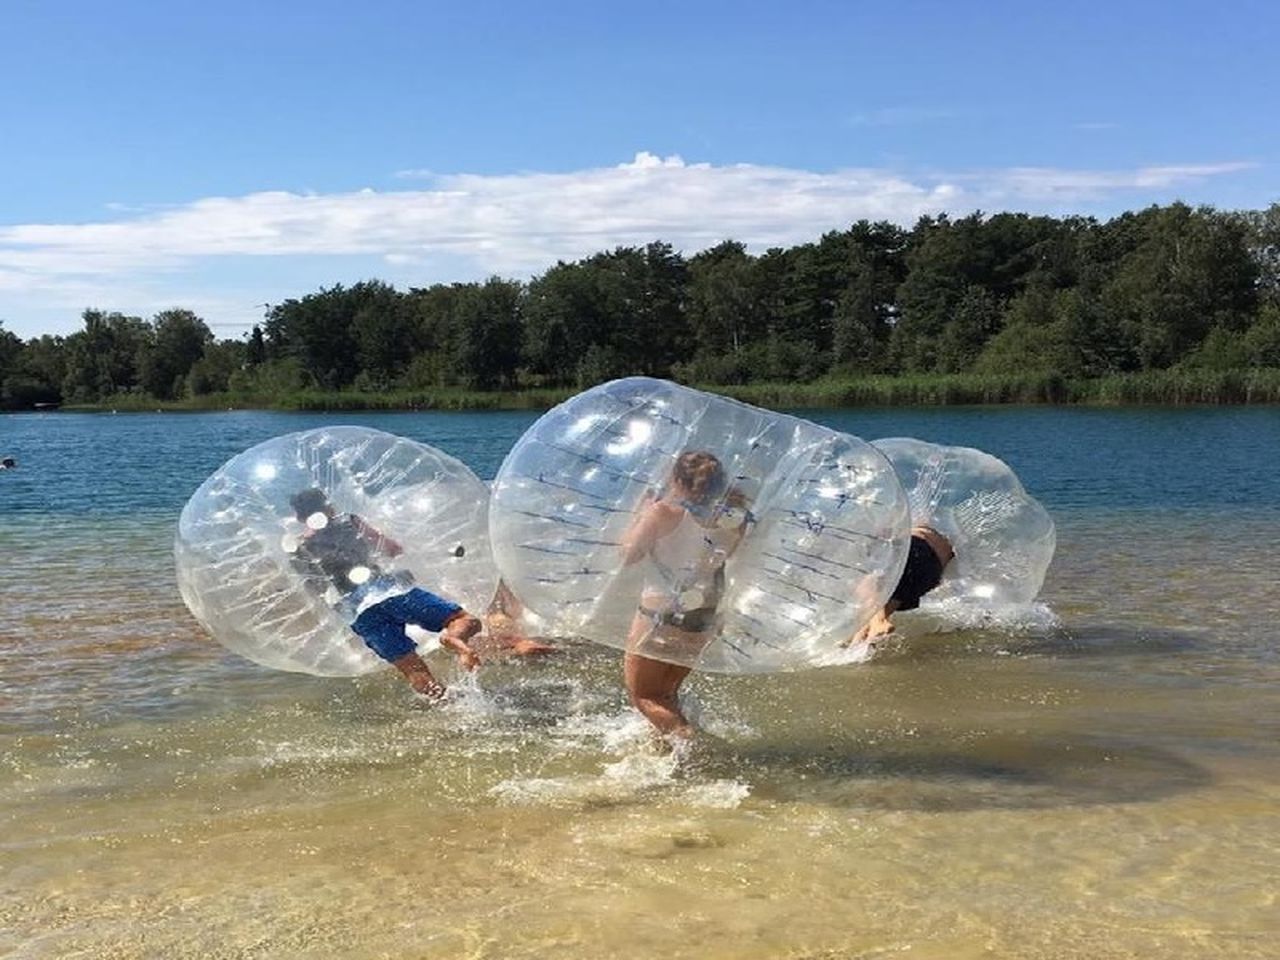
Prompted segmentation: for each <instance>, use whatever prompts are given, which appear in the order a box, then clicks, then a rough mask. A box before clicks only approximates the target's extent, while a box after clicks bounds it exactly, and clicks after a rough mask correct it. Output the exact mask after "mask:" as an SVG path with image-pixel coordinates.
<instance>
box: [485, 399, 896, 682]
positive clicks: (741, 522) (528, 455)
mask: <svg viewBox="0 0 1280 960" xmlns="http://www.w3.org/2000/svg"><path fill="white" fill-rule="evenodd" d="M690 451H705V452H709V453H711V454H713V455H714V456H715V457H716V458H718V460H719V461H720V463H721V466H722V473H723V482H724V483H723V488H722V489H720V490H719V492H718V493H717V494H716V495H715V497H714V498H712V499H711V500H709V501H707V502H703V503H700V504H698V505H697V510H698V519H695V518H694V517H693V515H692V513H687V514H686V515H685V516H684V519H682V520H681V521H680V526H678V527H677V528H676V529H675V530H674V531H673V532H671V533H670V534H669V536H667V537H666V538H665V539H664V541H663V542H662V545H661V552H662V553H663V557H662V559H661V560H659V559H658V553H659V552H660V551H659V548H658V547H656V546H655V548H654V550H653V551H652V553H651V554H650V556H649V557H646V558H643V559H641V560H640V561H638V562H635V563H633V564H632V565H630V566H627V565H625V564H624V562H623V553H622V548H621V542H622V537H623V535H624V533H625V532H626V530H627V529H628V527H629V526H630V524H631V522H632V520H633V518H634V517H635V516H636V515H637V511H642V510H644V509H645V504H646V503H647V500H648V498H651V497H653V496H655V495H661V494H663V493H664V491H665V492H666V494H667V495H668V496H671V495H672V486H671V477H672V468H673V465H674V463H675V461H676V460H677V458H678V457H679V456H680V455H681V454H682V453H685V452H690ZM740 500H741V501H745V502H737V501H740ZM748 512H749V514H750V517H752V518H754V523H753V522H751V521H750V519H749V518H748ZM907 529H908V511H907V502H906V495H905V493H904V491H903V490H902V487H901V484H900V483H899V482H898V480H897V477H896V475H895V474H894V472H893V469H892V467H891V466H890V465H889V463H888V462H887V461H886V460H885V458H884V457H883V456H882V455H881V454H880V453H879V452H877V451H876V450H875V449H874V448H873V447H871V446H870V445H869V444H867V443H864V442H863V441H861V440H859V439H857V438H856V437H851V436H849V435H847V434H840V433H836V432H835V431H832V430H828V429H826V428H825V427H819V426H817V425H815V424H812V423H808V422H805V421H802V420H798V419H796V418H794V417H789V416H786V415H783V414H778V413H772V412H769V411H766V410H761V409H758V408H756V407H751V406H747V405H745V404H741V403H737V402H735V401H732V400H728V399H725V398H723V397H717V396H713V395H711V394H707V393H702V392H700V391H697V390H692V389H689V388H686V387H681V386H678V385H676V384H673V383H667V382H665V381H661V380H651V379H647V378H640V377H636V378H630V379H626V380H617V381H614V382H612V383H607V384H603V385H601V386H598V387H595V388H593V389H591V390H588V391H586V392H585V393H582V394H579V395H578V396H576V397H574V398H573V399H571V400H569V401H568V402H567V403H564V404H562V405H561V406H559V407H557V408H555V409H554V410H552V411H550V412H548V413H547V414H545V415H544V416H543V417H542V418H541V419H539V420H538V421H537V422H536V423H534V424H533V426H531V427H530V428H529V430H528V431H527V432H526V433H525V434H524V436H523V437H522V438H521V439H520V440H519V441H518V442H517V443H516V445H515V447H514V448H513V449H512V451H511V453H510V454H509V455H508V456H507V458H506V460H505V461H504V463H503V465H502V468H501V469H500V470H499V472H498V476H497V478H496V480H495V481H494V487H493V494H492V502H491V508H490V534H491V537H490V539H491V542H492V543H493V544H494V556H495V559H496V561H497V563H498V566H499V569H500V570H501V572H502V575H503V577H504V578H505V579H506V581H507V583H508V584H510V586H511V587H512V589H513V590H514V591H515V593H516V594H517V595H518V596H519V597H520V598H521V599H522V600H523V601H524V602H525V604H526V605H527V606H528V607H529V608H530V609H532V610H533V611H534V612H536V613H537V614H538V615H540V616H541V617H543V618H545V619H546V620H547V621H548V623H549V624H550V626H551V629H553V630H556V631H559V632H563V633H569V634H577V635H581V636H585V637H588V638H590V639H592V640H596V641H599V642H601V643H605V644H609V645H612V646H616V647H623V648H625V647H626V644H627V637H628V632H629V631H630V630H632V629H633V619H634V618H635V617H636V616H637V609H638V608H640V607H642V606H645V609H646V612H645V614H644V616H645V617H654V618H657V617H665V618H667V619H666V621H665V622H666V623H667V624H668V625H670V623H671V622H672V621H673V620H674V621H675V622H679V623H688V622H694V621H692V620H690V621H685V620H683V619H682V618H683V617H684V616H685V615H686V614H689V613H690V612H691V611H692V612H693V613H696V614H698V616H699V617H700V618H701V619H700V620H699V621H698V622H700V623H705V626H704V627H701V628H697V629H696V630H695V632H698V633H702V634H703V636H702V638H701V639H698V640H697V642H688V640H687V638H686V640H685V641H684V642H668V641H667V640H664V639H663V638H662V637H661V636H659V635H658V634H659V633H660V631H658V630H657V629H655V630H652V631H648V633H647V635H646V636H645V637H644V638H643V640H642V646H641V647H639V648H637V647H635V645H634V644H633V648H635V649H637V650H638V652H642V653H643V654H644V655H645V656H650V657H652V658H654V659H659V660H664V661H667V662H671V663H680V664H685V665H688V666H697V667H698V668H699V669H704V670H718V671H724V672H737V673H748V672H766V671H777V670H794V669H800V668H803V667H811V666H820V665H825V664H834V663H841V662H848V661H852V660H855V659H861V657H862V656H863V655H864V654H859V653H858V652H857V651H850V650H848V649H846V648H844V647H842V646H840V643H839V641H841V640H843V639H845V638H847V637H848V636H849V635H850V634H851V633H852V632H853V631H854V630H855V629H856V628H857V627H858V626H859V625H861V623H863V622H865V621H866V620H867V619H868V618H869V617H870V616H871V613H872V612H873V611H874V610H875V609H877V608H878V607H879V606H880V605H881V604H883V602H884V600H885V598H886V597H887V596H888V594H889V592H890V591H892V589H893V587H894V585H895V584H896V582H897V578H898V576H899V574H900V573H901V571H902V566H903V564H904V562H905V558H906V549H907V542H908V539H907ZM741 531H745V533H743V532H741ZM739 537H740V538H741V539H740V541H739V539H738V538H739ZM673 551H674V552H675V556H674V557H673V556H672V554H673ZM680 551H683V553H681V552H680ZM720 567H723V570H724V576H723V578H719V577H718V575H717V574H715V571H716V570H718V569H719V568H720ZM653 596H658V597H659V599H658V600H656V601H655V600H652V599H648V598H651V597H653ZM712 597H718V603H716V602H715V601H714V600H713V599H711V598H712ZM655 603H660V604H661V605H662V606H661V609H660V610H657V611H656V612H655V609H654V605H655ZM646 605H647V606H646ZM654 622H655V624H656V623H657V622H658V621H657V620H656V619H655V620H654ZM685 629H688V630H694V629H695V628H692V627H686V628H685ZM667 633H668V634H669V633H670V630H668V631H667Z"/></svg>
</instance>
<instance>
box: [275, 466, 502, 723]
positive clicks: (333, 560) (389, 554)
mask: <svg viewBox="0 0 1280 960" xmlns="http://www.w3.org/2000/svg"><path fill="white" fill-rule="evenodd" d="M289 505H290V506H291V507H292V508H293V512H294V516H296V517H297V519H298V521H299V522H300V523H301V524H302V525H303V532H302V534H301V536H300V537H299V539H298V544H297V550H296V551H295V552H294V558H295V562H296V564H297V565H298V567H299V568H300V570H301V571H302V572H303V574H304V575H305V576H306V578H307V581H306V582H307V586H308V587H309V588H310V589H311V590H313V591H314V592H317V593H321V592H325V593H327V592H328V591H329V589H330V588H332V589H333V590H334V591H335V592H336V593H337V602H336V604H335V606H337V607H338V608H339V609H341V610H342V612H343V613H345V614H347V615H348V616H350V617H352V618H353V619H352V620H351V629H352V630H354V631H355V632H356V634H358V635H359V637H360V639H362V640H363V641H364V642H365V644H366V645H367V646H368V647H369V649H370V650H372V651H373V652H374V653H376V654H377V655H378V656H379V657H381V658H382V659H383V660H386V661H387V662H388V663H390V664H391V665H392V666H393V667H395V668H396V669H397V670H399V671H400V673H401V674H402V675H403V676H404V678H405V679H406V680H407V681H408V682H409V685H410V686H411V687H413V689H414V690H415V691H416V692H417V693H418V694H420V695H421V696H422V697H424V698H426V699H428V700H438V699H440V698H441V697H443V696H444V692H445V688H444V684H442V683H441V682H440V681H439V680H437V679H436V678H435V676H434V675H433V674H432V673H431V670H430V668H429V667H428V666H427V664H426V662H425V661H424V660H423V659H422V657H421V656H419V655H418V651H417V647H416V646H415V644H414V642H413V641H412V640H411V639H409V637H408V636H407V635H406V634H405V627H406V626H411V625H412V626H418V627H421V628H422V629H424V630H429V631H431V632H432V633H438V634H439V635H440V645H441V646H443V647H445V648H447V649H449V650H452V651H453V652H454V653H455V654H456V655H457V657H458V663H459V665H460V666H461V667H462V668H463V669H464V670H473V669H475V667H477V666H478V665H479V664H480V657H479V655H478V654H477V653H476V651H475V650H474V649H473V648H472V647H471V645H470V644H469V643H468V642H467V641H468V640H470V639H471V638H472V637H473V636H475V635H476V634H477V633H479V632H480V629H481V623H480V620H479V618H477V617H475V616H473V615H472V614H470V613H468V612H467V611H466V610H464V609H463V608H462V607H460V606H458V604H456V603H454V602H452V601H451V600H446V599H445V598H444V597H439V596H436V595H435V594H434V593H431V592H430V591H429V590H424V589H423V588H422V587H418V586H414V584H413V576H412V574H410V573H409V572H408V571H405V570H393V569H384V567H383V566H382V564H381V563H380V562H379V561H384V560H386V559H391V558H394V557H397V556H399V555H400V554H401V553H403V552H404V549H403V548H402V547H401V546H400V544H398V543H396V542H395V541H394V540H392V539H391V538H390V537H388V536H386V535H385V534H384V533H382V532H381V531H379V530H377V529H376V528H374V527H372V526H370V525H369V524H368V523H367V522H365V521H364V520H363V519H362V518H361V517H358V516H356V515H355V514H353V513H343V514H339V513H338V512H337V511H336V510H335V509H334V507H333V505H332V504H331V503H330V502H329V499H328V497H326V496H325V494H324V491H323V490H318V489H314V488H313V489H310V490H302V491H300V492H298V493H296V494H294V495H293V497H291V498H290V500H289Z"/></svg>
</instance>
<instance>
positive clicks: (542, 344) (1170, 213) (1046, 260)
mask: <svg viewBox="0 0 1280 960" xmlns="http://www.w3.org/2000/svg"><path fill="white" fill-rule="evenodd" d="M82 319H83V325H84V326H83V329H82V330H80V331H78V332H76V333H73V334H71V335H70V336H66V337H62V336H49V335H46V336H41V337H35V338H33V339H30V340H27V341H23V340H21V339H20V338H19V337H17V336H15V335H14V334H12V333H10V332H8V331H5V330H4V329H3V327H2V326H0V404H2V405H3V406H4V407H6V408H9V409H26V408H30V407H33V406H37V405H40V404H61V403H66V404H95V403H102V402H106V401H109V400H111V399H112V398H117V397H122V396H125V397H127V396H132V397H141V398H148V399H150V398H153V399H156V400H165V401H172V400H183V399H190V400H198V399H199V398H201V397H209V396H218V397H221V396H223V395H226V396H227V397H229V398H232V399H234V398H241V399H243V400H245V401H246V402H257V403H271V402H272V401H273V400H278V399H281V398H284V397H287V396H289V395H292V394H296V393H298V392H300V391H327V392H334V391H363V392H370V393H372V392H383V391H413V390H429V389H441V388H461V389H467V390H482V391H493V390H499V391H508V390H520V389H535V388H548V387H549V388H579V387H586V386H590V385H592V384H595V383H599V382H601V381H604V380H608V379H611V378H614V377H619V376H626V375H631V374H645V375H650V376H658V377H667V378H671V379H675V380H679V381H683V382H687V383H700V384H708V385H723V386H730V385H747V384H757V383H797V382H799V383H807V382H810V381H815V380H822V379H840V378H856V377H861V376H866V375H870V374H882V375H891V376H906V375H912V376H914V375H938V374H988V375H1015V374H1016V375H1023V374H1028V373H1038V372H1051V373H1054V374H1057V375H1060V376H1061V377H1064V378H1077V379H1087V378H1097V377H1104V376H1108V375H1112V374H1118V373H1121V374H1123V373H1139V372H1147V371H1162V370H1169V369H1170V368H1186V369H1191V370H1246V369H1249V368H1280V203H1277V204H1272V205H1271V206H1270V207H1269V208H1268V209H1266V210H1263V211H1243V212H1242V211H1221V210H1217V209H1214V208H1212V207H1194V208H1193V207H1190V206H1188V205H1186V204H1183V203H1173V204H1170V205H1167V206H1152V207H1149V208H1147V209H1144V210H1141V211H1135V212H1128V213H1124V214H1121V215H1119V216H1117V217H1114V218H1112V219H1110V220H1107V221H1099V220H1097V219H1094V218H1092V217H1080V216H1069V217H1064V218H1056V217H1049V216H1032V215H1028V214H1022V213H999V214H995V215H991V216H986V215H983V214H980V213H975V214H973V215H971V216H966V217H960V218H953V217H949V216H947V215H940V216H929V217H923V218H921V219H920V220H919V221H918V222H917V223H916V224H915V226H914V227H912V228H911V229H905V228H902V227H899V226H897V225H895V224H892V223H887V222H879V223H871V222H868V221H859V222H858V223H855V224H853V225H852V226H850V227H849V228H848V229H847V230H840V231H831V232H829V233H827V234H825V235H823V236H822V237H821V238H820V239H818V240H816V241H814V242H811V243H805V244H800V245H797V246H794V247H790V248H786V249H783V248H775V249H771V250H768V251H766V252H764V253H762V254H759V255H752V254H750V253H748V252H747V250H746V248H745V246H744V245H743V244H741V243H739V242H737V241H733V240H726V241H724V242H722V243H720V244H718V245H717V246H714V247H712V248H710V249H708V250H704V251H702V252H700V253H697V254H695V255H693V256H688V257H686V256H683V255H681V254H680V253H678V252H677V251H675V250H674V249H673V248H672V247H671V246H670V245H669V244H667V243H664V242H661V241H655V242H653V243H650V244H648V245H647V246H644V247H618V248H616V249H614V250H610V251H606V252H601V253H597V254H595V255H593V256H590V257H587V258H585V259H582V260H577V261H574V262H570V263H566V262H559V263H557V264H556V265H555V266H553V267H551V268H550V269H548V270H547V271H545V272H544V273H542V274H541V275H540V276H537V277H535V278H533V279H531V280H529V281H528V282H519V281H515V280H509V279H502V278H499V277H493V278H491V279H489V280H487V281H484V282H478V283H451V284H437V285H434V286H430V287H423V288H412V289H409V290H407V291H400V290H397V289H395V288H394V287H392V286H390V285H388V284H386V283H383V282H381V281H378V280H371V281H366V282H361V283H357V284H354V285H353V286H342V285H337V286H333V287H329V288H323V289H321V290H319V291H318V292H315V293H311V294H307V295H305V296H302V297H300V298H298V299H290V300H286V301H285V302H284V303H280V304H276V305H274V306H270V307H268V308H267V310H266V312H265V315H264V317H263V319H262V321H261V323H259V324H258V325H256V326H254V327H253V329H252V331H251V333H250V334H248V335H247V336H245V337H244V338H242V339H222V340H219V339H217V338H215V337H214V335H213V334H212V332H211V330H210V329H209V326H208V324H207V323H206V322H205V321H204V320H203V319H201V318H200V317H199V316H197V315H196V314H195V313H193V312H192V311H190V310H185V309H172V310H165V311H163V312H161V313H158V314H156V315H155V316H154V317H152V318H151V319H150V320H144V319H142V318H140V317H133V316H125V315H123V314H120V313H114V312H106V311H103V310H98V309H90V310H86V311H85V312H84V314H83V318H82Z"/></svg>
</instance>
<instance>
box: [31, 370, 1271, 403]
mask: <svg viewBox="0 0 1280 960" xmlns="http://www.w3.org/2000/svg"><path fill="white" fill-rule="evenodd" d="M692 386H695V387H697V388H698V389H700V390H706V391H708V392H710V393H716V394H720V395H722V396H726V397H732V398H733V399H735V400H741V401H743V402H745V403H751V404H754V405H755V406H759V407H765V408H769V409H798V408H805V407H810V408H842V407H904V406H906V407H946V406H1005V405H1017V404H1021V405H1045V406H1054V405H1065V406H1099V407H1115V406H1192V405H1211V406H1225V405H1232V406H1235V405H1265V404H1277V403H1280V369H1276V368H1255V369H1248V370H1223V371H1209V370H1168V371H1159V372H1146V373H1131V374H1114V375H1112V376H1108V377H1100V378H1097V379H1090V380H1075V379H1067V378H1064V377H1060V376H1058V375H1056V374H1028V375H1025V376H1017V377H1013V376H983V375H977V374H951V375H929V376H915V377H912V376H906V377H901V376H899V377H891V376H868V377H858V378H841V379H825V380H816V381H813V382H811V383H749V384H692ZM583 389H585V388H583ZM577 392H578V388H574V387H562V388H525V389H516V390H494V391H476V390H462V389H429V390H396V391H387V392H377V393H375V392H363V391H355V390H337V391H320V390H306V391H299V392H297V393H292V394H287V395H282V396H260V395H245V394H236V393H220V394H206V395H203V396H200V397H193V398H189V399H185V400H171V401H162V400H156V399H154V398H152V397H149V396H146V395H140V394H123V395H117V396H114V397H109V398H107V399H105V400H103V401H102V402H100V403H91V404H64V405H62V406H61V407H59V408H56V409H57V410H63V411H68V412H80V413H105V412H118V413H139V412H153V413H154V412H158V411H166V412H168V411H172V412H182V411H192V412H196V411H216V410H223V411H225V410H274V411H281V412H289V411H297V412H317V411H405V412H413V411H422V410H437V411H483V410H546V409H549V408H551V407H553V406H555V405H556V404H558V403H561V402H563V401H565V400H567V399H569V398H570V397H572V396H574V395H575V394H576V393H577ZM14 412H17V411H14ZM46 412H48V410H46ZM55 412H56V411H55Z"/></svg>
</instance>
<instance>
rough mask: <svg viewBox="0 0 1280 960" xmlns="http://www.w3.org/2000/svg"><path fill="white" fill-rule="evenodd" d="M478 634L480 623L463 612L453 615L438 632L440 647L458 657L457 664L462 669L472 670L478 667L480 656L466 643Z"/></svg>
mask: <svg viewBox="0 0 1280 960" xmlns="http://www.w3.org/2000/svg"><path fill="white" fill-rule="evenodd" d="M479 632H480V621H479V620H478V619H476V618H475V617H473V616H472V615H471V614H469V613H467V612H466V611H465V610H463V611H461V612H460V613H456V614H454V616H453V618H452V619H451V620H450V621H449V622H448V623H446V624H445V625H444V629H443V630H442V631H440V646H442V647H447V648H448V649H450V650H452V651H453V652H454V653H456V654H457V655H458V664H459V666H461V667H462V669H464V670H474V669H475V668H476V667H478V666H480V655H479V654H477V653H476V652H475V651H474V650H472V649H471V646H470V645H469V644H468V643H467V641H468V640H469V639H471V637H473V636H475V635H476V634H477V633H479Z"/></svg>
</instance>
